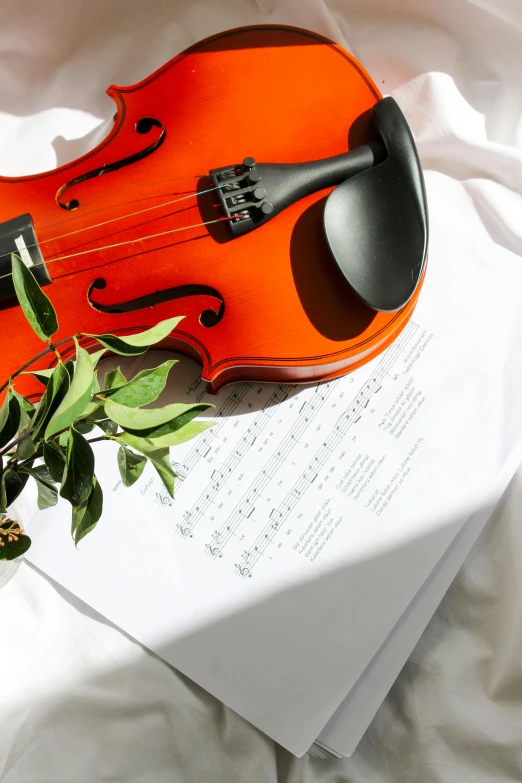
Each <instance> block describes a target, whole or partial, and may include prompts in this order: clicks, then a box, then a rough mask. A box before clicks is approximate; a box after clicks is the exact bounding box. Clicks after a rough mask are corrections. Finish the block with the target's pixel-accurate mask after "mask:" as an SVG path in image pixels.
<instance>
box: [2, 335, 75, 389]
mask: <svg viewBox="0 0 522 783" xmlns="http://www.w3.org/2000/svg"><path fill="white" fill-rule="evenodd" d="M76 336H77V337H81V332H80V333H79V334H77V335H76ZM72 339H73V338H72V337H66V338H65V339H64V340H60V341H59V342H57V343H53V344H52V345H50V346H49V347H48V348H46V349H45V351H42V352H41V353H39V354H38V355H37V356H33V358H32V359H30V360H29V361H28V362H26V363H25V364H24V365H23V367H20V369H19V370H17V371H16V372H14V373H13V374H12V375H11V377H10V378H9V380H7V381H6V382H5V383H4V384H3V385H2V386H0V394H1V393H2V392H3V390H4V389H6V388H7V386H8V385H9V383H10V382H11V381H12V380H13V378H16V376H17V375H20V373H22V372H24V370H27V368H28V367H30V366H31V365H32V364H34V362H37V361H38V359H42V358H43V357H44V356H47V354H48V353H53V351H54V349H55V348H58V346H59V345H63V344H64V343H68V342H70V341H71V340H72Z"/></svg>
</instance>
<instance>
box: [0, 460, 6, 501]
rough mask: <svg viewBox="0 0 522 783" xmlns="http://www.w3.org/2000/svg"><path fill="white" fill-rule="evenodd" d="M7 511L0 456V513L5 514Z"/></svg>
mask: <svg viewBox="0 0 522 783" xmlns="http://www.w3.org/2000/svg"><path fill="white" fill-rule="evenodd" d="M6 511H7V498H6V496H5V484H4V460H3V458H2V457H0V514H5V512H6Z"/></svg>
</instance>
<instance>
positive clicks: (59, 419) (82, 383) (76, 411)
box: [45, 337, 94, 439]
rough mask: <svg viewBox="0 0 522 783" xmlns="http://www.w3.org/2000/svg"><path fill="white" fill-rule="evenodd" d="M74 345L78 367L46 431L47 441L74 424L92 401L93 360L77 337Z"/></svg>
mask: <svg viewBox="0 0 522 783" xmlns="http://www.w3.org/2000/svg"><path fill="white" fill-rule="evenodd" d="M74 343H75V345H76V367H75V369H74V377H73V379H72V382H71V385H70V386H69V390H68V392H67V394H66V395H65V397H64V398H63V400H62V402H61V403H60V406H59V407H58V409H57V411H56V413H55V414H54V416H53V417H52V418H51V420H50V421H49V424H48V425H47V427H46V429H45V438H46V439H48V438H50V437H52V436H53V435H55V434H56V433H57V432H59V431H60V430H63V429H64V428H65V427H69V425H71V424H74V422H75V421H76V419H77V418H78V417H79V416H80V415H81V414H82V413H83V411H84V409H85V406H86V405H87V403H88V402H89V400H90V399H91V388H92V384H93V380H94V370H93V367H92V359H91V357H90V354H88V353H87V351H86V350H84V349H83V348H82V347H81V346H80V345H78V341H77V340H76V337H75V338H74Z"/></svg>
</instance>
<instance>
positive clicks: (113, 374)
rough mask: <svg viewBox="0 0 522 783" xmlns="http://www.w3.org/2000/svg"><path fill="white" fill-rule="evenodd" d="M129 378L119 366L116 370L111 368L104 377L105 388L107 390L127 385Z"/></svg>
mask: <svg viewBox="0 0 522 783" xmlns="http://www.w3.org/2000/svg"><path fill="white" fill-rule="evenodd" d="M126 383H127V378H126V377H125V376H124V374H123V373H122V371H121V370H120V368H119V367H116V368H115V369H114V370H109V372H108V373H106V375H105V378H104V379H103V388H104V390H105V391H108V390H109V389H118V388H119V387H120V386H125V384H126Z"/></svg>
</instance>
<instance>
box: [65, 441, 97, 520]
mask: <svg viewBox="0 0 522 783" xmlns="http://www.w3.org/2000/svg"><path fill="white" fill-rule="evenodd" d="M93 476H94V454H93V452H92V449H91V447H90V445H89V444H88V443H87V441H86V440H85V438H84V437H83V435H80V433H79V432H77V431H76V430H75V429H74V427H71V429H70V430H69V437H68V440H67V458H66V463H65V471H64V474H63V481H62V488H61V490H60V495H61V497H62V498H65V500H68V501H69V502H70V503H71V505H72V506H75V507H76V506H79V505H80V504H81V503H83V501H84V500H87V498H88V497H89V493H90V491H91V487H92V479H93Z"/></svg>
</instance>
